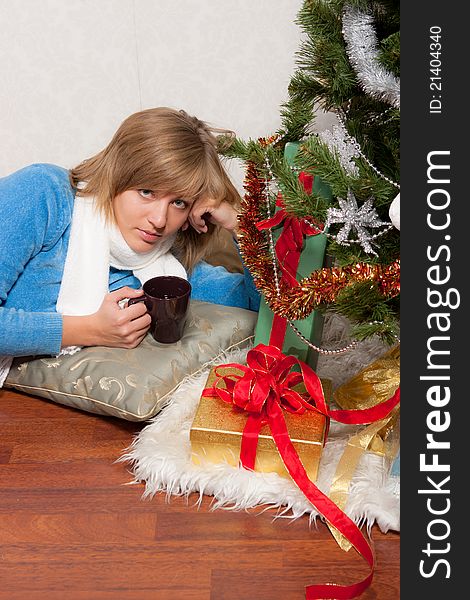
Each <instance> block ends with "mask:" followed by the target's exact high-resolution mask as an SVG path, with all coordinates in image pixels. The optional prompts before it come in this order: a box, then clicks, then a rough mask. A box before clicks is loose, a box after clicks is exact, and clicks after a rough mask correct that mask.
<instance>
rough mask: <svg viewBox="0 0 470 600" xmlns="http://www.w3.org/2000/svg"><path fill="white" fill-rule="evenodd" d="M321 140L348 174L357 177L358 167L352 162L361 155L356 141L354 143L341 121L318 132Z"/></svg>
mask: <svg viewBox="0 0 470 600" xmlns="http://www.w3.org/2000/svg"><path fill="white" fill-rule="evenodd" d="M318 137H319V138H320V139H321V141H322V142H323V143H324V144H326V145H327V146H328V149H329V151H330V152H331V153H332V154H333V155H335V156H336V157H337V158H338V160H339V162H340V164H341V166H342V167H343V169H344V170H345V171H346V173H347V174H348V175H351V176H352V177H357V176H358V175H359V169H358V168H357V165H356V163H355V162H354V159H355V158H359V157H360V156H361V152H360V151H359V150H358V144H357V142H356V143H354V141H355V140H354V141H353V140H352V138H351V136H350V135H349V133H348V132H347V131H346V129H345V127H344V125H343V123H340V124H339V125H333V127H332V129H331V130H329V129H325V130H324V131H321V132H320V133H319V134H318Z"/></svg>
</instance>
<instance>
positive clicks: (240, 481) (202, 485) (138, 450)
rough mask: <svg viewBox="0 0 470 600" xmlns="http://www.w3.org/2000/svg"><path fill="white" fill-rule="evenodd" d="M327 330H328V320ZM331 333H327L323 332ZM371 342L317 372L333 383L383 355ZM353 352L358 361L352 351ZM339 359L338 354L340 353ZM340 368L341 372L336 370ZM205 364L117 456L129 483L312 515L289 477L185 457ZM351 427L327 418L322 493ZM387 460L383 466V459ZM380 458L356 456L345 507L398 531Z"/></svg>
mask: <svg viewBox="0 0 470 600" xmlns="http://www.w3.org/2000/svg"><path fill="white" fill-rule="evenodd" d="M329 331H330V333H331V331H332V328H331V326H330V328H329ZM330 337H331V336H330ZM246 352H247V350H243V351H237V352H234V353H231V354H230V355H229V354H227V355H226V356H225V357H224V358H223V359H222V360H219V361H218V363H217V364H224V363H227V362H242V363H243V362H244V359H245V357H246ZM383 352H384V348H383V347H382V346H381V345H377V344H376V343H375V344H374V343H370V342H369V343H366V342H364V343H363V348H362V350H361V351H360V352H358V350H357V349H356V350H355V351H354V352H351V353H348V354H350V355H351V356H352V355H355V357H354V358H353V360H352V363H353V364H352V366H351V368H350V369H348V368H347V366H346V365H347V364H348V363H351V358H349V357H347V356H346V355H339V356H334V357H330V356H328V357H324V356H322V357H321V359H320V360H319V364H318V367H317V373H318V374H319V375H321V376H322V377H330V378H331V379H333V387H336V386H337V385H340V384H341V383H343V381H345V380H346V379H347V378H348V371H349V372H351V375H352V374H354V373H355V372H357V371H358V370H360V368H362V367H363V366H365V365H367V364H369V363H370V362H371V361H372V360H374V358H376V357H378V356H380V355H381V354H383ZM359 356H360V357H361V359H362V362H361V359H359V358H358V357H359ZM344 357H346V358H344ZM338 373H340V374H341V378H339V377H338V376H337V374H338ZM208 374H209V367H208V368H207V369H205V370H204V371H203V372H201V373H200V375H199V376H197V378H192V379H190V380H186V381H183V382H182V384H181V385H180V386H179V388H178V389H177V391H176V392H175V393H174V394H173V396H172V397H171V398H170V399H169V401H168V404H167V406H166V407H165V408H164V409H163V410H162V412H161V413H159V414H158V415H157V416H156V417H154V418H153V419H152V420H151V421H150V422H149V424H148V425H147V426H146V427H145V428H144V429H143V430H142V431H141V432H140V433H139V434H138V435H137V437H136V438H135V439H134V441H133V443H132V445H131V446H130V447H129V448H127V449H126V450H125V451H124V454H123V456H122V457H120V458H119V459H118V460H119V461H121V462H128V463H130V464H131V465H132V470H133V474H134V481H133V482H131V483H139V482H145V492H144V497H152V496H153V495H154V494H155V493H157V492H166V493H167V494H168V495H171V494H177V495H189V494H190V493H192V492H196V493H197V494H199V497H200V499H202V496H203V495H204V494H205V495H209V496H213V497H214V501H213V508H220V507H225V508H232V509H234V510H242V509H248V508H252V507H255V506H259V505H265V506H270V507H277V508H278V509H279V510H278V516H286V517H287V516H288V517H292V518H298V517H300V516H302V515H304V514H308V515H309V517H310V520H311V521H312V520H314V519H315V518H316V517H317V516H318V513H317V511H316V510H315V508H314V507H313V506H312V505H311V504H310V503H309V502H308V500H307V499H306V498H305V496H304V495H303V494H302V492H301V491H300V490H299V489H298V488H297V486H296V485H295V484H294V483H293V482H292V481H291V480H289V479H286V478H283V477H280V476H279V475H277V474H276V473H255V472H251V471H247V470H245V469H243V468H240V469H239V468H234V467H232V466H230V465H228V464H209V463H206V464H205V465H201V466H200V465H194V464H193V463H192V462H191V446H190V442H189V429H190V427H191V423H192V420H193V417H194V414H195V411H196V408H197V405H198V402H199V398H200V395H201V392H202V390H203V388H204V384H205V382H206V379H207V376H208ZM356 431H357V426H348V425H342V424H339V423H335V422H332V423H331V426H330V433H329V436H328V442H327V443H326V445H325V448H324V450H323V454H322V458H321V461H320V468H319V475H318V479H317V481H316V485H317V486H318V487H319V488H320V490H322V491H323V492H324V493H326V494H328V490H329V488H330V484H331V480H332V477H333V475H334V473H335V469H336V465H337V463H338V461H339V458H340V456H341V454H342V452H343V449H344V447H345V445H346V443H347V440H348V437H349V436H350V435H352V434H353V433H355V432H356ZM388 466H389V465H388ZM388 472H389V469H388V468H385V467H384V462H383V459H382V458H381V457H380V456H377V455H375V454H372V453H368V452H367V453H365V454H364V455H363V457H362V458H361V460H360V462H359V465H358V467H357V469H356V473H355V475H354V477H353V479H352V481H351V486H350V493H349V498H348V503H347V506H346V508H345V512H346V513H347V514H348V515H349V516H350V517H351V518H352V519H353V520H354V521H355V522H356V523H358V524H359V525H362V524H366V525H367V527H368V528H370V527H371V526H372V525H373V524H374V523H377V525H378V526H379V527H380V529H381V530H382V531H383V532H387V531H388V530H389V529H391V530H395V531H399V529H400V497H399V483H400V480H399V477H391V476H388Z"/></svg>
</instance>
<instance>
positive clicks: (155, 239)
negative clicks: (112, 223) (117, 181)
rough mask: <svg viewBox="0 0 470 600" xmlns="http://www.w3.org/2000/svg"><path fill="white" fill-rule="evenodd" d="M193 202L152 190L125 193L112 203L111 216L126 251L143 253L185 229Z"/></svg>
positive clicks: (127, 191)
mask: <svg viewBox="0 0 470 600" xmlns="http://www.w3.org/2000/svg"><path fill="white" fill-rule="evenodd" d="M192 203H193V201H192V200H182V199H181V198H178V197H177V196H175V195H172V194H167V195H163V196H162V195H159V194H158V193H157V192H153V191H152V190H144V189H141V190H126V191H125V192H122V194H118V195H117V196H116V197H115V198H114V200H113V208H114V216H115V219H116V223H117V226H118V227H119V230H120V231H121V234H122V237H123V238H124V239H125V241H126V243H127V245H128V246H129V248H131V249H132V250H134V252H138V253H144V252H149V251H150V250H152V249H153V248H154V247H155V245H156V244H158V243H159V242H160V241H161V240H163V239H165V238H167V237H168V236H170V235H173V234H174V233H176V232H177V231H178V230H179V229H183V231H184V230H185V229H187V228H188V215H189V211H190V210H191V206H192Z"/></svg>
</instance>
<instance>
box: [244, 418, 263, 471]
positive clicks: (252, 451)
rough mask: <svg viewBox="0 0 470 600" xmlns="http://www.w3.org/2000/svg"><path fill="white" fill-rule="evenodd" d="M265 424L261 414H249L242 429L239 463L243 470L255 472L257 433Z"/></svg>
mask: <svg viewBox="0 0 470 600" xmlns="http://www.w3.org/2000/svg"><path fill="white" fill-rule="evenodd" d="M265 424H266V419H265V418H264V417H263V416H262V415H261V414H259V415H254V414H250V415H249V416H248V419H247V420H246V424H245V427H244V429H243V435H242V443H241V447H240V462H241V464H242V466H243V467H244V468H245V469H249V470H250V471H254V470H255V461H256V449H257V448H258V439H259V432H260V431H261V428H262V427H263V425H265Z"/></svg>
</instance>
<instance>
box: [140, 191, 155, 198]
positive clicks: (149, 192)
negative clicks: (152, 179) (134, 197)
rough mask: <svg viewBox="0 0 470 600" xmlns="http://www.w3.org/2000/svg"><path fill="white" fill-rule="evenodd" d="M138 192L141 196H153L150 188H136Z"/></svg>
mask: <svg viewBox="0 0 470 600" xmlns="http://www.w3.org/2000/svg"><path fill="white" fill-rule="evenodd" d="M138 192H139V194H140V195H141V196H142V197H143V198H153V195H154V194H153V191H152V190H138Z"/></svg>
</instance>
